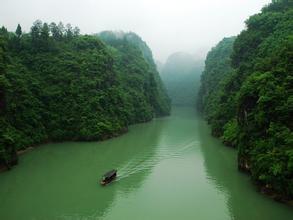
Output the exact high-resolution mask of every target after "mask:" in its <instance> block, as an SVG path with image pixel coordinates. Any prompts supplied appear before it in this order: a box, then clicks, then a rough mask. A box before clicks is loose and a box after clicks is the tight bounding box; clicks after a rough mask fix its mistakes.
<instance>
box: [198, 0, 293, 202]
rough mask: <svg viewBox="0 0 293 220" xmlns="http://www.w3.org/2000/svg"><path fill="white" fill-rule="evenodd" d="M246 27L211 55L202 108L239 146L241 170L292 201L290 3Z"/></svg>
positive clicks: (227, 141) (268, 9) (292, 45)
mask: <svg viewBox="0 0 293 220" xmlns="http://www.w3.org/2000/svg"><path fill="white" fill-rule="evenodd" d="M246 26H247V28H246V29H245V30H244V31H242V32H241V34H240V35H239V36H237V38H236V39H235V42H234V38H226V39H224V40H223V41H221V42H220V43H219V44H218V45H217V46H216V47H215V48H213V49H212V51H211V52H210V53H209V54H208V57H207V60H206V67H205V71H204V73H203V75H202V86H201V89H200V93H199V100H198V105H199V109H200V110H201V111H202V112H203V113H204V114H205V116H206V118H207V120H208V121H209V123H210V124H211V126H212V132H213V134H214V135H215V136H218V137H221V139H222V140H223V142H224V143H225V144H227V145H229V146H233V147H237V148H238V164H239V168H240V169H242V170H246V171H249V172H250V173H251V175H252V179H253V180H254V181H255V182H256V183H258V185H260V186H261V189H262V190H263V191H265V192H267V193H270V194H272V195H274V197H275V198H276V199H280V200H292V199H293V134H292V125H293V124H292V113H293V112H292V110H293V109H292V106H293V102H292V100H293V96H292V94H293V91H292V88H293V86H292V85H293V84H292V83H293V75H292V73H293V65H292V60H293V53H292V51H293V37H292V36H293V5H292V2H291V1H286V0H282V1H276V2H274V3H272V4H270V5H269V6H266V7H264V8H263V9H262V12H261V13H259V14H256V15H254V16H251V17H250V18H249V19H248V20H247V21H246ZM233 42H234V44H233ZM230 58H231V59H230Z"/></svg>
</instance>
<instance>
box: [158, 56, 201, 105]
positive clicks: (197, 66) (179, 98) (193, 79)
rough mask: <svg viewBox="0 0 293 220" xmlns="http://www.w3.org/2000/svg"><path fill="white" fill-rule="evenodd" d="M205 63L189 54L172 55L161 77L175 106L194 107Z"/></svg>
mask: <svg viewBox="0 0 293 220" xmlns="http://www.w3.org/2000/svg"><path fill="white" fill-rule="evenodd" d="M203 67H204V63H203V61H202V60H195V58H194V57H193V56H192V55H190V54H187V53H183V52H177V53H174V54H172V55H170V56H169V57H168V59H167V62H166V63H165V65H164V66H163V68H162V71H161V77H162V80H163V82H164V84H165V85H166V88H167V91H168V94H169V96H170V98H171V99H172V104H173V105H181V106H188V105H194V103H195V100H196V96H197V92H198V89H199V84H200V74H201V73H202V71H203Z"/></svg>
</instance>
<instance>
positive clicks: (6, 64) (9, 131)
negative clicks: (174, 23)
mask: <svg viewBox="0 0 293 220" xmlns="http://www.w3.org/2000/svg"><path fill="white" fill-rule="evenodd" d="M139 39H140V38H139ZM138 42H139V40H137V41H136V42H132V41H128V40H125V37H122V38H121V40H113V41H112V43H109V44H106V43H104V42H102V41H101V40H100V39H99V38H98V37H97V36H89V35H80V33H79V29H78V28H77V27H76V28H72V27H71V25H69V24H68V25H66V27H64V25H63V24H62V23H59V24H58V25H57V24H55V23H51V24H47V23H42V22H41V21H36V22H35V23H34V25H33V26H32V27H31V31H30V32H29V33H23V32H22V30H21V26H20V25H18V27H17V29H16V32H15V33H11V32H8V31H7V30H6V28H5V27H2V28H1V29H0V121H1V123H0V165H5V166H7V167H10V166H11V165H13V164H15V163H17V154H16V152H17V151H18V150H20V149H25V148H27V147H29V146H33V145H37V144H40V143H44V142H48V141H64V140H102V139H105V138H109V137H112V136H115V135H118V134H120V133H121V132H124V131H125V130H126V129H127V126H128V125H130V124H133V123H137V122H145V121H148V120H151V119H152V118H153V117H154V116H162V115H167V114H169V111H170V104H169V99H168V97H167V95H166V93H165V91H164V89H163V85H162V84H161V82H160V79H159V77H158V73H157V71H156V70H155V66H154V62H153V58H152V55H151V52H150V51H149V52H148V53H147V54H145V53H144V51H143V48H142V47H140V46H139V45H138ZM144 46H145V47H147V46H146V44H145V45H144Z"/></svg>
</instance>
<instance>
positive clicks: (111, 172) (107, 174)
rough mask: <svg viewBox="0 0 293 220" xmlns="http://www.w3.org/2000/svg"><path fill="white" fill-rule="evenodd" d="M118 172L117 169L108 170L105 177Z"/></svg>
mask: <svg viewBox="0 0 293 220" xmlns="http://www.w3.org/2000/svg"><path fill="white" fill-rule="evenodd" d="M116 173H117V170H115V169H113V170H110V171H108V172H107V173H105V174H104V176H103V178H110V177H112V176H113V175H115V174H116Z"/></svg>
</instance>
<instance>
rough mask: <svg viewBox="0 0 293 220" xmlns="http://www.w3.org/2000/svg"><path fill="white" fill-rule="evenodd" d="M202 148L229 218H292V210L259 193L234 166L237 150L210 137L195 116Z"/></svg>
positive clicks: (209, 175)
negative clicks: (228, 212)
mask: <svg viewBox="0 0 293 220" xmlns="http://www.w3.org/2000/svg"><path fill="white" fill-rule="evenodd" d="M196 120H197V124H198V131H199V139H200V142H201V151H202V154H203V157H204V166H205V170H206V174H207V178H208V179H209V180H210V181H211V182H212V183H213V184H214V185H215V187H216V188H217V189H218V191H219V192H221V193H223V194H224V195H225V196H226V198H227V200H226V201H227V207H228V209H229V211H230V217H231V219H237V220H238V219H243V220H246V219H250V220H254V219H255V220H259V219H265V220H280V219H290V218H292V217H293V209H292V208H291V207H288V206H286V205H284V204H280V203H277V202H275V201H272V200H270V199H269V198H267V197H265V196H264V195H261V194H260V193H258V192H257V191H256V188H255V187H254V186H253V184H252V183H251V181H250V178H249V176H247V175H246V174H243V173H240V172H238V170H237V165H236V163H237V162H236V161H237V158H236V156H237V155H236V150H234V149H231V148H228V147H225V146H224V145H222V144H221V142H220V141H219V140H218V139H215V138H212V137H211V136H210V129H209V127H208V126H207V124H206V123H205V122H204V121H203V120H202V119H201V118H200V117H197V119H196Z"/></svg>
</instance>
